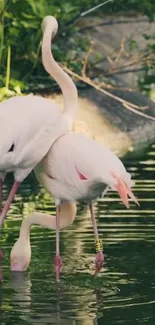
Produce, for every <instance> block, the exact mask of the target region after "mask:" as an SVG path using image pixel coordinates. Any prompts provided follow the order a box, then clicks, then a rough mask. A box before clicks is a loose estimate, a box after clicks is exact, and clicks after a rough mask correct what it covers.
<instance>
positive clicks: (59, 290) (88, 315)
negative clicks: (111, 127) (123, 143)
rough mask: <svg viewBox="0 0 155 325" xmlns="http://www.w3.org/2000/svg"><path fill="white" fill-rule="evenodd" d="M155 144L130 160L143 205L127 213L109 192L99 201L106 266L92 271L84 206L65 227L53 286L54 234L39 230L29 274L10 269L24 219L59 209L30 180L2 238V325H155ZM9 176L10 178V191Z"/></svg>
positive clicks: (89, 230) (34, 231) (33, 236)
mask: <svg viewBox="0 0 155 325" xmlns="http://www.w3.org/2000/svg"><path fill="white" fill-rule="evenodd" d="M154 149H155V147H154V146H153V147H152V148H151V150H150V151H149V152H148V154H147V155H146V156H145V159H142V160H141V161H140V162H138V161H136V160H131V161H129V160H127V161H126V162H125V163H126V166H127V169H128V170H129V171H130V172H131V173H132V175H133V178H134V179H135V180H136V184H135V189H134V190H135V193H136V195H137V197H138V199H139V202H140V209H138V208H137V207H136V206H135V205H134V204H133V203H131V209H130V210H126V209H125V208H124V207H123V205H122V204H121V203H120V201H119V198H118V196H117V194H115V193H112V192H110V193H109V195H108V196H106V198H105V199H104V200H101V199H99V200H98V202H97V203H96V212H97V216H98V219H97V221H98V227H99V231H100V236H101V237H102V239H103V241H104V251H105V265H104V270H102V272H101V274H100V275H99V276H97V277H95V278H93V277H92V274H93V271H94V256H95V251H94V237H93V231H92V225H91V221H90V216H89V214H88V211H87V208H86V206H85V205H80V206H79V207H78V215H77V218H76V220H75V222H74V224H73V225H72V227H71V228H70V229H67V230H64V231H62V232H61V245H60V246H61V253H62V258H63V272H62V276H61V283H60V285H59V287H57V286H56V283H55V274H54V266H53V259H54V254H55V232H54V231H53V232H52V231H50V230H48V229H44V228H40V227H33V228H32V230H31V244H32V261H31V265H30V268H29V270H28V271H27V272H24V273H23V274H20V273H19V274H18V273H11V272H10V270H9V254H10V250H11V247H12V246H13V244H14V242H15V240H16V239H17V238H18V233H19V227H20V223H21V220H22V218H23V216H24V217H25V216H26V215H27V214H28V213H30V212H31V211H34V210H40V211H44V212H47V213H52V214H54V213H55V207H54V204H53V202H52V200H51V198H50V197H49V195H48V194H46V193H45V191H44V190H43V189H41V188H40V187H39V186H38V184H37V182H36V181H35V179H34V178H33V177H32V178H31V177H30V178H29V180H28V181H26V182H24V183H23V184H22V186H21V188H20V191H19V193H18V195H17V197H16V200H15V202H14V204H13V205H12V208H11V210H10V212H9V216H8V218H7V221H6V223H5V229H4V231H3V235H2V238H1V244H2V246H3V253H4V261H3V278H4V282H3V284H2V286H1V288H0V318H1V322H0V323H1V324H2V325H12V324H17V325H20V324H23V325H29V324H40V325H52V324H61V325H102V324H106V325H107V324H111V325H117V324H127V325H128V324H132V325H134V324H136V325H140V324H149V325H154V323H155V313H154V311H153V310H154V304H155V267H154V264H155V215H154V212H155V159H154V156H155V150H154ZM10 184H11V179H9V178H8V180H7V184H6V187H5V195H6V194H7V191H8V190H9V186H10Z"/></svg>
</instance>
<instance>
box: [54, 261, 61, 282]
mask: <svg viewBox="0 0 155 325" xmlns="http://www.w3.org/2000/svg"><path fill="white" fill-rule="evenodd" d="M61 271H62V259H61V256H60V255H56V256H55V272H56V282H59V281H60V272H61Z"/></svg>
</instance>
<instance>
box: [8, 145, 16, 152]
mask: <svg viewBox="0 0 155 325" xmlns="http://www.w3.org/2000/svg"><path fill="white" fill-rule="evenodd" d="M14 147H15V145H14V143H13V144H12V146H11V147H10V149H9V150H8V152H12V151H13V150H14Z"/></svg>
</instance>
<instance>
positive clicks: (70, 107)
mask: <svg viewBox="0 0 155 325" xmlns="http://www.w3.org/2000/svg"><path fill="white" fill-rule="evenodd" d="M53 34H56V23H55V22H54V21H53V20H51V21H49V22H48V23H47V24H46V26H45V29H44V35H43V41H42V61H43V65H44V68H45V69H46V71H47V72H48V73H49V74H50V75H51V76H52V77H53V78H54V79H55V81H56V82H57V83H58V85H59V86H60V88H61V90H62V93H63V96H64V111H63V113H64V115H65V117H66V118H67V121H68V123H69V125H70V127H72V123H73V119H74V117H75V113H76V108H77V98H78V94H77V89H76V86H75V84H74V83H73V81H72V79H71V78H70V77H69V76H68V75H67V74H66V73H65V72H64V71H63V70H62V69H61V68H60V66H59V65H58V64H57V63H56V61H55V60H54V58H53V55H52V53H51V41H52V36H53Z"/></svg>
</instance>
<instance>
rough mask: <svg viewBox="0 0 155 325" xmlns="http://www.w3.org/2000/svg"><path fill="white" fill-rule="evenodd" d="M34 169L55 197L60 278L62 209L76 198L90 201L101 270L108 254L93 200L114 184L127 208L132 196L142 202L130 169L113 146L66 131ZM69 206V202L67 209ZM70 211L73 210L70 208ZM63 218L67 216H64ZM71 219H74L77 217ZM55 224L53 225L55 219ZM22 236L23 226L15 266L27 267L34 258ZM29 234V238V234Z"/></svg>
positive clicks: (98, 266)
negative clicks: (137, 194)
mask: <svg viewBox="0 0 155 325" xmlns="http://www.w3.org/2000/svg"><path fill="white" fill-rule="evenodd" d="M34 172H35V175H36V177H37V179H38V181H39V182H40V183H41V184H42V185H43V187H44V188H45V189H46V190H47V191H48V192H49V193H50V195H52V196H53V197H54V199H55V203H56V217H55V220H54V227H55V228H56V256H55V270H56V280H57V281H59V275H60V272H61V270H62V259H61V256H60V248H59V230H60V229H61V228H62V226H61V224H62V222H64V223H63V227H64V228H66V227H67V226H68V221H67V222H66V223H65V217H63V213H62V210H61V209H62V204H64V203H66V204H71V203H73V204H75V203H74V202H75V201H81V200H85V201H87V202H88V205H89V210H90V215H91V219H92V224H93V230H94V235H95V243H96V251H97V255H96V259H95V265H96V271H95V273H98V272H99V271H100V269H101V267H102V265H103V262H104V254H103V247H102V242H101V240H100V239H99V234H98V230H97V225H96V219H95V214H94V210H93V202H92V201H93V200H94V199H96V198H97V197H98V196H100V195H101V194H103V195H104V194H105V193H106V192H107V190H108V189H109V188H111V189H112V190H114V191H117V192H118V194H119V195H120V198H121V199H122V201H123V203H124V204H125V206H126V207H127V208H129V202H128V196H129V197H130V198H131V199H133V200H134V201H135V203H137V204H138V201H137V199H136V197H135V196H134V194H133V193H132V191H131V185H132V181H131V175H130V174H129V173H128V172H127V171H126V169H125V167H124V165H123V164H122V162H121V160H120V159H119V158H118V157H117V156H116V155H115V154H114V153H113V152H112V151H111V150H109V149H108V148H105V147H103V146H101V145H100V144H98V143H97V142H96V141H95V140H93V139H91V138H89V137H87V136H84V135H79V134H74V133H69V134H67V135H64V136H62V137H61V138H59V139H58V140H57V141H55V143H54V144H53V145H52V147H51V148H50V150H49V152H48V154H47V155H46V157H44V158H43V160H42V161H41V162H40V163H39V164H38V165H37V166H36V167H35V169H34ZM68 207H69V206H66V209H67V208H68ZM69 215H70V210H68V216H69ZM33 218H34V219H33ZM37 218H38V219H37ZM51 218H53V217H51ZM63 218H64V220H62V219H63ZM43 219H44V220H43ZM47 219H48V220H49V222H50V218H49V216H47ZM37 220H39V221H37ZM71 220H72V221H73V219H71ZM31 221H35V223H36V222H37V223H40V224H42V225H44V224H46V215H45V214H37V215H36V216H35V215H34V216H33V217H31ZM24 223H29V221H27V222H26V221H24ZM51 224H52V227H53V219H52V221H51ZM52 227H51V228H52ZM22 229H23V226H22ZM26 234H27V232H26ZM22 236H23V238H25V237H24V234H23V231H22V230H21V232H20V238H19V240H18V241H17V243H15V245H14V247H13V250H12V252H13V253H11V269H12V270H16V271H23V270H25V267H26V268H27V267H28V265H29V263H28V262H29V261H30V258H27V256H28V257H30V248H29V244H28V243H25V246H24V255H22V249H23V245H21V241H22ZM26 236H27V240H28V235H26ZM19 243H20V244H19ZM21 247H22V249H21ZM25 250H26V251H25Z"/></svg>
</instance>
